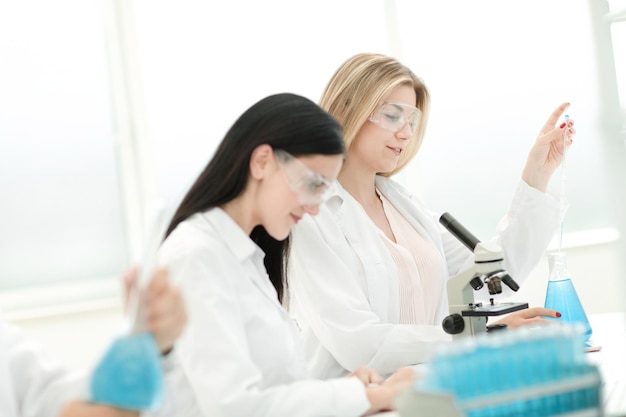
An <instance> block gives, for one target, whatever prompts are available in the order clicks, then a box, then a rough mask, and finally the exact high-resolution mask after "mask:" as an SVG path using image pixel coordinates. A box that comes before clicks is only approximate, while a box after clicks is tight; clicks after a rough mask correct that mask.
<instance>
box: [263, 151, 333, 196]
mask: <svg viewBox="0 0 626 417" xmlns="http://www.w3.org/2000/svg"><path fill="white" fill-rule="evenodd" d="M274 156H275V157H276V161H277V162H278V164H279V165H280V168H281V171H282V172H283V173H284V175H285V179H286V180H287V184H288V185H289V188H291V190H292V191H293V192H294V193H296V195H297V196H298V202H299V203H300V204H302V205H303V206H316V205H318V204H322V203H324V202H325V201H326V200H328V198H329V197H330V194H331V189H330V186H331V183H330V182H329V181H328V180H327V179H326V178H324V177H322V176H321V175H320V174H318V173H317V172H315V171H313V170H312V169H311V168H309V167H308V166H306V165H305V164H304V163H303V162H302V161H300V160H299V159H298V158H296V157H294V156H293V155H291V154H289V153H288V152H287V151H284V150H282V149H274Z"/></svg>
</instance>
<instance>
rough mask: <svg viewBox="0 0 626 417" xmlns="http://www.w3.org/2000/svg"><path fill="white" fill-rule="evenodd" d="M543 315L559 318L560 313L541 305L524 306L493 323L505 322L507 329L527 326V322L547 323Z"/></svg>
mask: <svg viewBox="0 0 626 417" xmlns="http://www.w3.org/2000/svg"><path fill="white" fill-rule="evenodd" d="M544 317H552V318H559V317H561V313H559V312H558V311H556V310H551V309H549V308H543V307H533V308H525V309H524V310H518V311H515V312H513V313H511V314H509V315H507V316H506V317H504V318H502V319H500V320H498V321H496V322H495V323H494V324H506V325H507V327H508V328H509V329H513V328H515V327H520V326H528V325H529V324H545V323H548V320H546V319H544Z"/></svg>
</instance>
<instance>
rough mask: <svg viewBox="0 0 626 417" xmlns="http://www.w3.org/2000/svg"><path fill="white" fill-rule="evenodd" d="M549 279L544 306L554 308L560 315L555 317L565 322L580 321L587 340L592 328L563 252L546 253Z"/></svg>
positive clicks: (587, 340)
mask: <svg viewBox="0 0 626 417" xmlns="http://www.w3.org/2000/svg"><path fill="white" fill-rule="evenodd" d="M548 261H549V264H550V280H549V281H548V289H547V291H546V301H545V305H544V307H545V308H549V309H552V310H556V311H558V312H559V313H561V317H560V318H559V319H556V320H558V321H560V322H565V323H580V324H582V325H583V326H584V328H585V341H586V342H589V339H590V338H591V334H592V333H593V330H592V329H591V325H590V324H589V320H588V319H587V314H586V313H585V309H584V308H583V306H582V303H581V302H580V299H579V298H578V293H576V289H575V288H574V283H573V282H572V279H571V277H570V276H569V273H568V272H567V266H566V262H565V253H563V252H556V253H551V254H548Z"/></svg>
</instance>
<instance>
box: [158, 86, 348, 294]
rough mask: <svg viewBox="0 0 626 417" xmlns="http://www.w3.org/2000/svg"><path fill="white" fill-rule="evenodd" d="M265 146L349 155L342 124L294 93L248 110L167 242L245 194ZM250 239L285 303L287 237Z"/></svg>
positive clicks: (255, 235) (258, 234)
mask: <svg viewBox="0 0 626 417" xmlns="http://www.w3.org/2000/svg"><path fill="white" fill-rule="evenodd" d="M262 144H268V145H270V146H271V147H272V148H274V149H283V150H285V151H287V152H289V153H290V154H291V155H294V156H296V157H297V156H302V155H314V154H323V155H337V154H342V153H344V152H345V146H344V142H343V138H342V134H341V127H340V125H339V123H338V122H337V121H336V120H335V119H334V118H333V117H332V116H330V115H329V114H328V113H327V112H325V111H324V110H322V109H321V108H320V107H319V106H318V105H317V104H315V103H314V102H313V101H311V100H309V99H307V98H305V97H301V96H298V95H295V94H290V93H283V94H276V95H272V96H269V97H266V98H264V99H262V100H261V101H259V102H257V103H256V104H254V105H253V106H252V107H250V108H249V109H248V110H246V111H245V112H244V113H243V114H242V115H241V116H240V117H239V119H237V121H236V122H235V124H233V126H232V127H231V128H230V129H229V131H228V132H227V133H226V136H224V139H223V140H222V142H221V143H220V145H219V146H218V148H217V150H216V151H215V154H214V155H213V158H211V160H210V161H209V163H208V165H207V166H206V168H204V170H203V171H202V173H200V176H198V178H197V179H196V181H195V182H194V184H193V185H192V186H191V188H190V189H189V191H188V192H187V194H186V195H185V197H184V198H183V200H182V202H181V203H180V205H179V206H178V208H177V209H176V212H175V213H174V216H173V218H172V221H171V223H170V225H169V227H168V228H167V232H166V233H165V237H166V238H167V237H168V236H169V235H170V233H172V231H173V230H174V229H175V228H176V226H178V225H179V224H180V223H181V222H182V221H184V220H186V219H187V218H189V217H190V216H192V215H193V214H196V213H199V212H203V211H206V210H208V209H211V208H213V207H217V206H221V205H222V204H224V203H227V202H228V201H231V200H232V199H234V198H235V197H237V196H238V195H239V194H241V192H242V191H243V190H244V188H245V186H246V183H247V181H248V175H249V166H250V157H251V155H252V151H253V150H254V149H255V148H256V147H257V146H259V145H262ZM250 238H251V239H252V240H253V241H254V242H256V244H257V245H258V246H259V247H260V248H261V249H262V250H263V251H264V252H265V268H266V269H267V273H268V275H269V277H270V280H271V281H272V284H273V285H274V288H276V291H277V293H278V299H279V300H280V301H281V302H282V301H283V294H284V292H285V289H286V278H285V273H286V271H287V258H288V255H289V238H287V239H285V240H282V241H278V240H276V239H274V238H273V237H271V236H270V235H269V234H268V233H267V231H266V230H265V228H264V227H263V226H257V227H255V228H254V229H253V230H252V233H251V234H250Z"/></svg>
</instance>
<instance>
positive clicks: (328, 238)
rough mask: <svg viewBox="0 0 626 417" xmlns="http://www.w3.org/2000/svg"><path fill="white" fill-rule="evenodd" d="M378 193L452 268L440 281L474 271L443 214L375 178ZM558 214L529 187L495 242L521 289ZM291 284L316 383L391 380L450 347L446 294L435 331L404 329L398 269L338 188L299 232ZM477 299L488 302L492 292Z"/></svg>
mask: <svg viewBox="0 0 626 417" xmlns="http://www.w3.org/2000/svg"><path fill="white" fill-rule="evenodd" d="M376 186H377V187H378V189H379V190H380V192H381V193H382V194H383V195H384V196H385V197H386V198H387V199H388V200H389V201H390V202H391V203H392V204H393V205H394V206H395V207H396V208H397V209H398V211H400V213H402V214H403V216H405V217H406V219H407V220H408V221H409V223H411V225H412V226H413V227H414V228H415V229H416V230H417V231H418V233H419V234H420V235H421V236H422V237H423V238H424V239H425V240H426V241H427V242H430V244H432V245H433V246H434V247H435V248H436V249H437V251H438V252H439V254H440V256H441V257H442V259H443V262H444V264H445V265H446V266H447V276H444V277H442V280H444V281H445V280H447V278H449V277H451V276H454V275H455V274H457V273H458V272H461V271H463V270H465V269H466V268H467V267H469V266H471V264H472V262H473V255H472V253H471V252H470V251H469V250H468V249H467V248H466V247H465V246H464V245H463V244H462V243H460V242H459V241H458V240H457V239H456V238H455V237H454V236H453V235H452V234H450V233H449V232H448V231H447V230H446V229H445V228H444V227H443V226H442V225H440V224H439V215H435V214H434V213H432V212H431V211H430V210H428V209H427V208H426V207H425V206H424V204H422V203H421V202H420V201H418V199H417V198H416V197H415V196H414V195H411V193H409V192H408V191H407V190H405V189H403V188H402V187H401V186H400V185H398V184H397V183H396V182H395V181H393V180H391V179H388V178H385V177H381V176H378V177H377V178H376ZM558 210H559V209H558V202H557V200H556V199H554V198H553V197H550V196H548V195H546V194H544V193H542V192H540V191H538V190H536V189H534V188H531V187H530V186H528V185H527V184H526V183H524V182H522V183H521V184H520V185H519V186H518V188H517V190H516V194H515V196H514V199H513V202H512V204H511V206H510V209H509V212H508V214H507V216H506V217H505V218H503V220H502V221H501V222H500V224H499V227H498V228H499V236H498V237H497V238H496V239H498V240H499V241H500V243H501V245H502V247H503V251H504V259H505V264H506V266H507V270H508V272H509V273H510V275H511V276H512V277H513V278H514V279H515V280H516V281H517V282H518V283H519V284H521V283H522V282H523V280H524V278H525V277H526V276H527V275H528V274H529V273H530V272H531V270H532V268H533V267H534V266H535V265H536V263H537V262H538V261H539V259H540V257H541V256H542V254H543V253H544V251H545V249H546V248H547V246H548V244H549V242H550V240H551V238H552V237H553V235H554V232H555V231H556V227H557V225H558ZM468 228H469V227H468ZM470 230H471V229H470ZM288 276H289V287H290V293H289V309H290V313H291V314H292V315H293V316H294V318H295V319H296V321H297V323H298V325H299V326H300V329H301V336H302V339H303V342H304V346H305V352H306V355H307V360H308V362H309V367H310V370H311V373H312V375H314V376H316V377H323V378H328V377H337V376H340V375H345V373H346V372H348V371H353V370H354V369H356V368H357V367H358V366H360V365H366V366H369V367H371V368H374V369H376V370H377V371H378V372H380V373H381V374H389V373H390V372H393V371H394V370H395V369H397V368H398V367H400V366H405V365H411V364H417V363H423V362H424V361H426V360H427V359H428V358H429V357H430V356H431V355H432V354H433V353H434V351H435V350H436V348H437V346H439V345H440V344H441V343H446V342H449V341H450V340H451V337H450V336H449V335H447V334H445V333H444V332H443V330H442V328H441V325H440V323H441V320H442V319H443V318H444V317H445V316H446V315H447V314H448V306H447V292H446V291H445V290H444V291H443V293H442V295H441V298H440V300H439V308H438V314H437V317H436V323H429V324H425V325H407V324H398V323H399V304H400V299H399V289H398V274H397V269H396V265H395V263H394V262H393V259H392V257H391V255H390V253H389V251H388V250H387V248H386V247H385V245H384V242H383V241H382V239H381V238H380V235H379V231H378V230H377V227H376V226H375V225H374V223H373V222H372V221H371V219H370V218H369V217H368V215H367V214H366V212H365V211H364V209H363V208H362V207H361V205H360V204H359V203H358V202H357V201H356V200H355V199H354V198H353V197H352V196H351V195H350V194H349V193H348V192H347V191H346V190H345V189H343V188H342V187H341V186H340V185H339V184H337V187H336V192H335V194H334V195H333V197H331V199H330V200H329V201H328V203H327V204H326V205H325V206H322V207H321V208H320V213H319V215H317V216H315V217H310V216H306V217H305V218H303V219H302V220H301V221H300V222H299V223H298V225H297V226H296V227H295V228H294V229H293V230H292V246H291V255H290V258H289V275H288ZM444 287H445V285H444ZM502 287H503V289H504V290H506V288H505V287H506V286H505V285H503V286H502ZM482 291H486V288H484V289H483V290H482ZM511 293H512V292H509V294H511ZM503 295H504V296H505V295H506V292H505V291H503ZM476 298H477V299H487V298H488V293H487V292H485V293H484V294H477V295H476Z"/></svg>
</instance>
